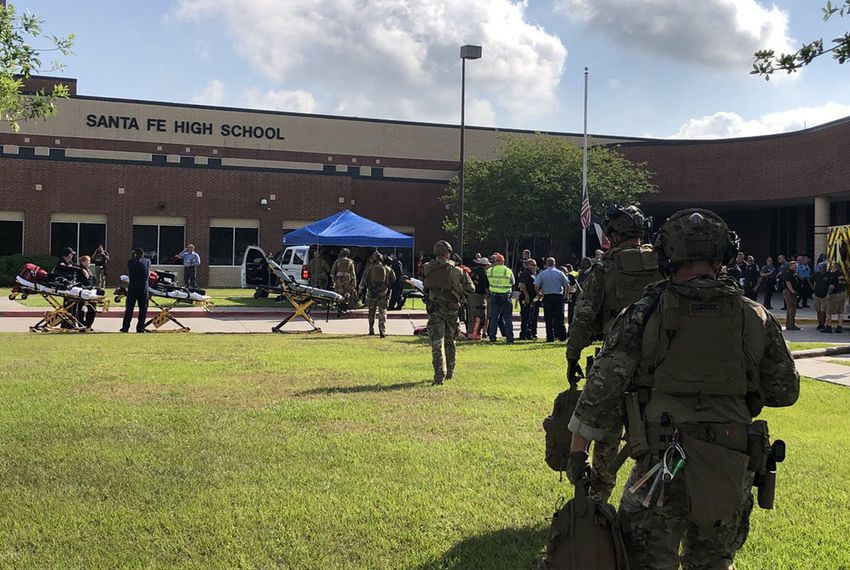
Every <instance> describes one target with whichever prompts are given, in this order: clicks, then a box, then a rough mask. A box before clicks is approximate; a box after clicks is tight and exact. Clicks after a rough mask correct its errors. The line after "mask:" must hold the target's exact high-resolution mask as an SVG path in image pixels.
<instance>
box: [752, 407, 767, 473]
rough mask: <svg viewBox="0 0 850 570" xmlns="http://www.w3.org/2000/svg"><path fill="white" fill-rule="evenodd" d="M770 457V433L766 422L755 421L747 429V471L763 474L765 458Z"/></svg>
mask: <svg viewBox="0 0 850 570" xmlns="http://www.w3.org/2000/svg"><path fill="white" fill-rule="evenodd" d="M769 455H770V432H769V431H768V428H767V422H766V421H764V420H756V421H754V422H753V424H752V425H751V426H748V427H747V456H748V457H749V464H748V465H747V470H748V471H755V472H756V473H764V471H765V469H766V467H767V458H768V456H769Z"/></svg>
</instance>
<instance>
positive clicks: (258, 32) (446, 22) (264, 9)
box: [167, 0, 567, 125]
mask: <svg viewBox="0 0 850 570" xmlns="http://www.w3.org/2000/svg"><path fill="white" fill-rule="evenodd" d="M526 8H527V2H526V0H479V1H478V2H469V1H468V0H416V1H415V2H410V1H408V0H368V1H360V2H353V1H352V0H299V1H297V2H296V1H292V0H287V1H280V0H178V2H177V4H176V6H175V8H174V9H173V11H172V12H171V14H170V15H169V17H168V18H167V20H168V21H170V22H205V21H206V20H208V19H212V18H220V19H222V20H223V21H224V22H225V23H226V26H227V29H228V34H229V36H230V39H231V40H232V42H233V46H234V49H235V50H236V52H237V53H238V54H239V55H241V57H242V58H243V59H245V61H246V62H247V63H248V65H249V67H250V69H252V70H253V71H254V72H255V73H257V74H259V75H261V76H262V77H263V78H264V79H265V80H267V81H271V82H273V84H275V85H277V86H279V87H280V88H283V89H286V90H293V89H306V90H312V91H314V92H315V91H316V88H315V86H316V85H322V93H321V98H320V100H321V102H322V103H321V105H322V107H323V110H326V111H328V110H332V111H335V112H342V113H347V114H355V115H361V116H375V117H394V118H401V119H412V120H429V121H444V122H457V120H458V114H459V111H458V107H459V104H460V93H459V91H460V58H459V49H460V46H461V45H463V44H465V43H473V44H481V45H482V46H483V52H484V53H483V57H482V59H480V60H477V61H469V62H467V95H468V101H475V105H476V106H477V110H475V111H470V117H471V118H472V117H473V116H475V117H476V122H477V120H482V121H488V123H490V124H493V123H495V121H496V119H497V116H498V117H499V118H500V121H501V122H503V123H509V124H515V125H521V124H522V123H523V122H524V121H525V120H527V119H528V118H529V117H545V116H552V115H554V113H555V111H556V110H557V107H558V95H557V87H558V84H559V82H560V80H561V74H562V72H563V68H564V62H565V60H566V56H567V50H566V48H565V47H564V45H563V44H562V42H561V41H560V39H559V38H558V37H557V36H555V35H552V34H550V33H547V32H546V31H545V30H544V29H543V28H542V27H540V26H536V25H533V24H531V23H529V21H528V20H527V17H526ZM479 117H480V119H478V118H479Z"/></svg>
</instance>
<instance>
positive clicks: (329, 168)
mask: <svg viewBox="0 0 850 570" xmlns="http://www.w3.org/2000/svg"><path fill="white" fill-rule="evenodd" d="M0 154H3V147H2V145H0ZM18 156H35V147H31V146H22V147H18ZM49 156H50V158H65V149H64V148H51V149H50V150H49ZM151 162H153V163H154V164H157V165H161V164H169V163H168V156H167V155H165V154H153V155H151ZM180 164H181V165H182V166H193V165H195V164H196V163H195V157H194V156H181V157H180ZM206 165H207V166H210V167H221V159H220V158H207V164H206ZM322 172H324V173H325V174H336V172H337V169H336V165H335V164H325V165H323V166H322ZM347 172H348V174H351V175H353V176H360V167H359V166H348V168H347ZM371 177H372V178H383V177H384V169H383V168H382V167H377V166H373V167H372V170H371Z"/></svg>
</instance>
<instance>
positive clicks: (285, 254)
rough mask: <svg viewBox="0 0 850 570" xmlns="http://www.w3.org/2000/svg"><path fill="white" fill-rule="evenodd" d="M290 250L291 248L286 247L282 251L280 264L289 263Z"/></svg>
mask: <svg viewBox="0 0 850 570" xmlns="http://www.w3.org/2000/svg"><path fill="white" fill-rule="evenodd" d="M292 251H293V250H291V249H287V250H286V251H285V252H283V259H282V260H281V262H280V264H281V265H289V262H290V260H292Z"/></svg>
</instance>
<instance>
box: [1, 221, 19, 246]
mask: <svg viewBox="0 0 850 570" xmlns="http://www.w3.org/2000/svg"><path fill="white" fill-rule="evenodd" d="M23 252H24V223H23V222H21V221H18V220H2V219H0V255H16V254H20V253H23Z"/></svg>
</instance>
